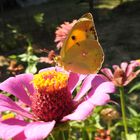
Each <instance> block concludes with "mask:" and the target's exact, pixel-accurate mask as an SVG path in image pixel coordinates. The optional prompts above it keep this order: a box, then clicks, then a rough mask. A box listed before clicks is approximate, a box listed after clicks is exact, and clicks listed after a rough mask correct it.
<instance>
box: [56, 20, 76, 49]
mask: <svg viewBox="0 0 140 140" xmlns="http://www.w3.org/2000/svg"><path fill="white" fill-rule="evenodd" d="M76 22H77V20H73V22H72V23H69V22H64V23H63V24H61V25H60V27H57V30H56V32H55V35H56V37H55V40H54V42H57V46H56V47H57V48H58V49H60V48H61V47H62V45H63V42H64V40H65V39H66V37H67V35H68V33H69V31H70V30H71V28H72V27H73V25H74V24H75V23H76Z"/></svg>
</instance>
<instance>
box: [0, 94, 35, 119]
mask: <svg viewBox="0 0 140 140" xmlns="http://www.w3.org/2000/svg"><path fill="white" fill-rule="evenodd" d="M3 111H13V112H16V113H18V114H20V115H22V116H25V117H27V118H33V117H32V115H31V114H30V113H29V112H27V111H26V110H24V109H22V108H21V107H19V106H18V105H17V104H16V103H14V102H13V101H12V100H11V99H10V98H9V97H7V96H4V95H3V94H0V112H3Z"/></svg>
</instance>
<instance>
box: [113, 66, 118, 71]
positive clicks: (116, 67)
mask: <svg viewBox="0 0 140 140" xmlns="http://www.w3.org/2000/svg"><path fill="white" fill-rule="evenodd" d="M112 67H113V69H114V71H115V70H116V69H120V67H119V66H118V65H113V66H112Z"/></svg>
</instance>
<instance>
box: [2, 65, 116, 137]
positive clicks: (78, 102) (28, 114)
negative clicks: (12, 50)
mask: <svg viewBox="0 0 140 140" xmlns="http://www.w3.org/2000/svg"><path fill="white" fill-rule="evenodd" d="M81 83H82V84H81ZM79 84H81V88H80V90H79V91H78V93H77V94H76V96H74V95H75V94H74V90H75V88H76V87H77V86H78V85H79ZM0 89H1V90H3V91H6V92H9V93H11V94H12V95H14V96H15V97H16V98H18V99H19V100H20V101H21V102H23V103H24V104H26V107H27V106H28V107H29V108H30V109H24V107H21V106H19V105H18V104H16V102H14V101H13V100H12V99H10V98H9V97H7V96H5V95H3V94H0V112H1V113H3V112H5V111H10V112H15V113H16V114H19V115H21V116H22V117H24V119H19V118H16V117H15V118H8V119H5V120H1V121H0V138H2V139H11V138H13V139H14V140H15V139H18V140H19V139H20V140H24V139H30V140H41V139H44V138H46V137H47V136H48V135H49V134H50V132H51V131H52V130H53V128H54V127H55V125H56V124H59V123H61V122H65V121H69V120H84V119H86V118H87V117H88V116H89V115H90V114H91V113H92V111H93V109H94V108H95V107H96V106H98V105H104V104H106V103H107V102H108V101H109V100H110V97H109V95H108V93H112V92H114V90H115V88H114V84H113V83H112V82H108V81H107V80H106V78H105V77H104V76H103V75H98V74H91V75H88V76H86V75H79V74H75V73H68V72H66V71H64V70H63V69H61V68H59V67H51V68H47V69H43V70H41V71H40V72H39V73H38V74H36V75H32V74H20V75H17V76H15V77H11V78H8V79H7V80H5V81H4V82H3V83H1V84H0Z"/></svg>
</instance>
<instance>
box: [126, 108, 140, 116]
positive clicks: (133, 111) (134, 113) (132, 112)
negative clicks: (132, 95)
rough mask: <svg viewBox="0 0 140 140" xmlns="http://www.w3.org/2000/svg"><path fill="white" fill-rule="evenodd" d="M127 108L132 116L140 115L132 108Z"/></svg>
mask: <svg viewBox="0 0 140 140" xmlns="http://www.w3.org/2000/svg"><path fill="white" fill-rule="evenodd" d="M127 108H128V110H129V112H130V113H131V115H133V116H137V115H138V113H137V112H136V111H135V110H134V109H133V108H132V107H130V106H128V107H127Z"/></svg>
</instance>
